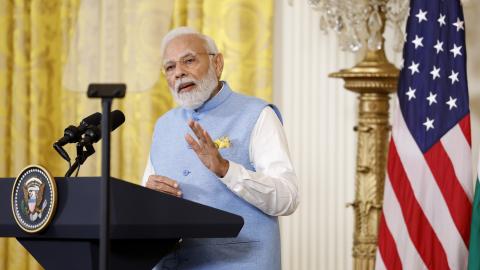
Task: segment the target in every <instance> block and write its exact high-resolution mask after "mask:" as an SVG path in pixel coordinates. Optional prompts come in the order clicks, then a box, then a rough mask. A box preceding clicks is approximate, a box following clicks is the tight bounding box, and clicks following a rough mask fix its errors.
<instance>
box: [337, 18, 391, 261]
mask: <svg viewBox="0 0 480 270" xmlns="http://www.w3.org/2000/svg"><path fill="white" fill-rule="evenodd" d="M380 18H381V20H382V28H381V29H380V30H381V31H380V32H381V33H383V31H384V30H385V13H384V12H382V11H380ZM383 44H384V42H383V38H382V39H381V47H380V49H378V50H371V49H368V50H367V52H366V54H365V57H364V59H363V60H362V61H360V62H359V63H358V64H357V65H355V66H354V67H352V68H350V69H344V70H341V71H339V72H335V73H332V74H330V77H333V78H342V79H344V81H345V88H346V89H348V90H350V91H353V92H356V93H358V94H359V96H358V100H359V103H358V124H357V126H355V128H354V130H355V131H356V132H357V134H358V135H357V138H358V141H357V165H356V173H355V200H354V202H353V203H350V204H349V205H351V206H353V209H354V215H355V226H354V235H353V252H352V253H353V254H352V255H353V259H354V262H353V266H354V269H356V270H367V269H374V268H375V254H376V250H377V239H378V224H379V221H380V215H381V210H382V204H383V189H384V184H385V170H386V166H385V164H386V159H387V149H388V134H389V131H390V125H389V122H388V115H389V99H390V98H389V94H390V93H393V92H394V91H395V90H396V89H397V80H398V75H399V71H398V69H397V68H396V67H395V66H394V65H393V64H391V63H389V62H388V60H387V58H386V57H385V51H384V48H383Z"/></svg>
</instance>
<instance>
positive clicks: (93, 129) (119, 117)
mask: <svg viewBox="0 0 480 270" xmlns="http://www.w3.org/2000/svg"><path fill="white" fill-rule="evenodd" d="M110 119H111V126H110V132H112V131H114V130H115V129H116V128H118V127H119V126H121V125H122V124H123V123H124V122H125V115H124V114H123V112H121V111H120V110H115V111H112V112H111V113H110ZM100 128H101V126H100V125H91V126H89V127H88V129H87V130H86V131H85V135H84V136H83V139H82V141H80V145H91V144H94V143H96V142H98V141H99V140H100V139H101V138H102V131H101V129H100Z"/></svg>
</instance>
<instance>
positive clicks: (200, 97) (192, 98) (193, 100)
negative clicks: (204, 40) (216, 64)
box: [170, 65, 218, 110]
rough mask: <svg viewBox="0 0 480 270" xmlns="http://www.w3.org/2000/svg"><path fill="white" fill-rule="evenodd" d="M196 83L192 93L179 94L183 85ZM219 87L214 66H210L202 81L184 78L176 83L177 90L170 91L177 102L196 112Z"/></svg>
mask: <svg viewBox="0 0 480 270" xmlns="http://www.w3.org/2000/svg"><path fill="white" fill-rule="evenodd" d="M190 82H192V83H194V84H195V88H194V89H191V90H190V91H187V92H180V93H179V92H178V87H179V86H180V84H182V83H190ZM217 85H218V79H217V75H216V74H215V70H214V69H213V66H212V65H210V67H209V68H208V72H207V74H206V75H205V77H203V78H202V79H200V80H194V79H190V78H182V79H179V80H177V81H175V86H174V87H175V88H174V89H171V88H170V91H171V92H172V95H173V98H174V99H175V102H176V103H177V104H178V105H180V106H182V107H184V108H187V109H191V110H195V109H197V108H199V107H200V106H202V105H203V103H205V101H207V100H208V99H209V98H210V96H211V95H212V92H213V91H214V90H215V88H216V87H217Z"/></svg>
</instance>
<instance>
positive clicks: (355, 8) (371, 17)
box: [291, 0, 409, 52]
mask: <svg viewBox="0 0 480 270" xmlns="http://www.w3.org/2000/svg"><path fill="white" fill-rule="evenodd" d="M291 1H292V0H291ZM308 3H309V5H310V6H311V7H312V8H313V9H314V10H315V11H318V12H319V14H320V29H321V30H323V31H325V32H328V31H329V30H333V31H334V32H335V33H337V34H338V38H339V46H340V47H341V49H342V50H349V51H352V52H357V51H359V50H360V49H362V48H364V47H365V46H366V47H367V48H368V49H369V50H371V51H376V50H380V49H382V48H383V42H384V39H383V31H384V29H385V26H387V25H388V26H390V27H392V28H393V33H394V40H393V44H394V45H393V46H394V48H393V49H394V50H395V51H400V50H401V49H402V46H403V42H404V33H403V30H402V28H403V25H404V23H405V20H406V18H407V15H408V11H409V1H408V0H308Z"/></svg>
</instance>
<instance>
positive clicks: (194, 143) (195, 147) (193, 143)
mask: <svg viewBox="0 0 480 270" xmlns="http://www.w3.org/2000/svg"><path fill="white" fill-rule="evenodd" d="M185 140H186V141H187V143H188V144H189V145H190V147H192V149H193V151H195V153H198V152H199V151H200V150H201V147H200V145H199V144H198V142H197V141H195V139H194V138H192V136H191V135H190V134H186V135H185Z"/></svg>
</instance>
